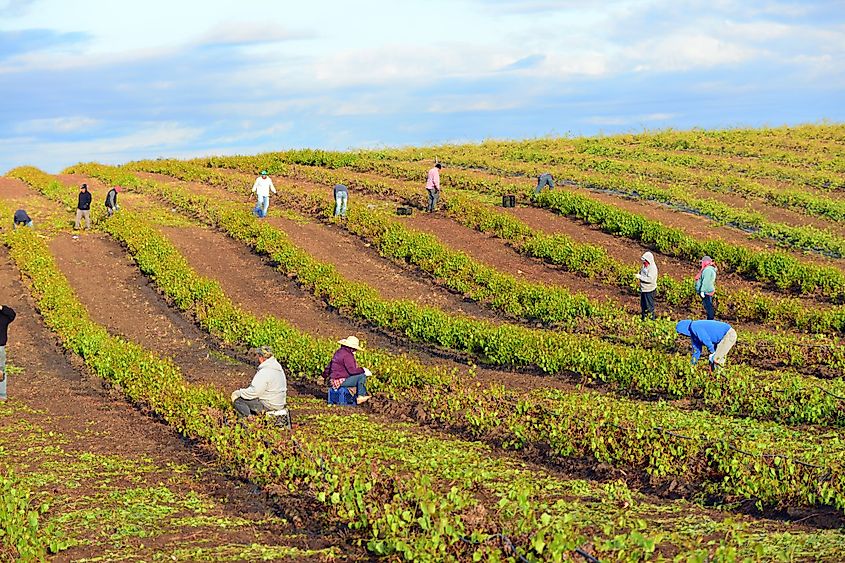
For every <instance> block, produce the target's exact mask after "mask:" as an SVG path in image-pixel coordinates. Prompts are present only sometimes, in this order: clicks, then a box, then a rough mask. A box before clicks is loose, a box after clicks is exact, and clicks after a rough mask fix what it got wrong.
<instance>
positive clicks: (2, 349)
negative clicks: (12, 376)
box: [0, 346, 9, 400]
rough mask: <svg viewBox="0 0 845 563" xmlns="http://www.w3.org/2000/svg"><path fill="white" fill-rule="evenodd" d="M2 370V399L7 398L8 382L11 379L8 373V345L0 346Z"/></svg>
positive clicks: (0, 395) (0, 382) (0, 365)
mask: <svg viewBox="0 0 845 563" xmlns="http://www.w3.org/2000/svg"><path fill="white" fill-rule="evenodd" d="M0 371H2V372H3V376H4V377H3V381H0V400H5V399H6V383H7V382H8V381H9V374H7V373H6V347H5V346H0Z"/></svg>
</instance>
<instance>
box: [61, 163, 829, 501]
mask: <svg viewBox="0 0 845 563" xmlns="http://www.w3.org/2000/svg"><path fill="white" fill-rule="evenodd" d="M72 170H75V171H77V172H81V171H82V170H85V171H86V173H89V174H90V173H94V174H96V175H97V176H98V177H100V178H102V179H104V180H106V181H109V182H115V181H119V182H120V183H121V184H123V185H134V186H135V187H136V188H137V187H140V184H142V182H138V181H137V180H133V177H132V176H131V175H127V174H125V173H123V172H121V171H120V170H117V169H113V168H107V167H99V166H91V165H87V166H83V167H75V168H74V169H72ZM143 184H144V187H145V188H146V189H155V187H156V184H155V183H151V182H143ZM161 187H162V188H163V189H165V190H167V191H170V190H174V189H175V188H174V186H166V185H165V186H161ZM177 191H178V190H177ZM114 220H115V218H112V219H110V220H109V223H111V222H114ZM136 226H139V225H136ZM128 232H129V233H134V234H133V236H143V235H138V234H137V232H138V229H129V230H128ZM157 244H158V245H164V244H165V243H157ZM151 245H152V244H151ZM172 263H173V261H171V260H165V261H160V262H159V263H151V264H150V266H151V267H154V268H156V271H155V272H150V275H151V277H152V279H154V280H155V281H156V282H157V283H158V280H159V279H161V275H160V272H164V271H166V270H168V269H169V268H171V267H172ZM193 275H195V274H193ZM188 281H189V280H182V281H181V282H180V283H179V285H186V284H187V283H188ZM160 288H161V289H162V290H163V291H165V292H166V293H167V292H168V291H173V290H174V288H173V287H161V286H160ZM214 297H215V301H214V302H215V303H216V302H218V300H219V299H225V296H223V297H222V298H218V297H217V296H214ZM206 298H208V296H207V295H206V294H198V295H195V296H194V299H196V300H197V302H200V301H203V300H205V299H206ZM209 305H210V303H208V304H206V305H205V307H209ZM182 306H183V307H189V308H190V307H193V308H198V309H201V308H202V307H200V306H198V305H197V306H194V305H191V304H189V303H182ZM209 310H212V309H211V308H210V307H209ZM225 320H226V322H228V323H230V324H232V323H234V324H237V323H238V322H239V319H238V318H232V317H226V319H225ZM285 353H286V351H285V349H282V350H281V351H280V354H281V355H280V359H282V361H286V360H285V357H284V354H285ZM448 389H449V391H448V392H446V388H444V389H442V390H441V392H431V390H427V389H424V388H423V389H413V388H406V389H403V390H401V393H402V397H403V398H404V399H405V400H408V401H412V402H419V403H421V404H423V405H424V406H425V407H426V412H428V413H429V414H430V416H433V417H437V418H438V419H440V420H443V421H452V423H451V424H452V425H453V426H454V427H455V428H463V429H465V431H468V432H471V433H473V434H474V435H478V436H480V437H486V438H487V439H490V440H494V441H496V443H500V444H502V445H503V446H505V447H511V448H520V447H523V446H525V445H528V444H532V443H536V444H547V448H548V451H549V452H552V454H553V455H564V456H566V455H574V456H578V457H581V456H586V457H594V458H595V459H598V460H600V461H605V462H608V463H614V464H615V463H620V464H622V465H632V464H633V465H635V466H638V467H642V468H644V469H646V470H648V471H649V472H651V473H653V474H654V475H658V476H659V475H675V474H678V475H681V476H683V477H685V478H689V479H697V480H704V481H706V482H708V483H710V487H709V488H710V491H711V493H714V494H715V493H716V492H717V491H718V492H719V494H725V493H727V494H736V495H738V496H740V497H743V498H744V495H749V494H750V495H752V498H756V499H758V500H759V502H761V503H766V504H768V503H782V502H785V501H786V500H787V499H788V500H790V501H795V502H801V503H805V502H811V503H813V504H820V503H821V504H825V503H828V502H830V503H833V504H835V505H837V506H840V505H841V506H845V496H843V497H842V502H840V501H839V500H837V499H838V498H839V497H840V493H839V492H837V491H838V490H839V489H840V487H842V486H843V484H845V483H841V482H840V477H839V476H838V472H839V469H838V465H836V462H834V461H833V460H834V459H837V456H840V455H841V454H840V453H839V452H840V450H842V449H845V444H841V443H840V440H839V438H838V436H837V435H836V434H835V433H832V434H830V435H822V434H818V435H813V434H808V433H807V431H795V430H789V429H787V428H784V427H782V426H779V425H776V424H761V423H755V422H753V421H731V420H726V419H723V418H720V417H718V416H714V415H711V414H707V413H701V412H698V413H696V412H687V411H682V410H679V409H676V408H673V407H671V406H668V405H666V404H662V403H648V404H643V403H637V402H634V401H627V400H624V399H616V398H612V397H608V396H602V395H598V394H595V393H590V392H564V391H554V392H549V391H538V392H536V393H532V394H527V395H525V394H522V395H520V394H514V393H512V392H507V391H505V390H504V388H498V387H497V386H493V387H489V388H486V389H485V388H483V387H479V386H477V385H473V384H471V383H469V384H462V383H461V380H455V381H453V382H452V383H451V384H450V385H449V386H448ZM491 428H492V429H493V430H492V431H491ZM670 429H672V430H674V431H670ZM682 434H683V436H681V435H682ZM649 452H651V453H649ZM772 452H776V453H772ZM822 476H824V477H822ZM724 487H727V488H724Z"/></svg>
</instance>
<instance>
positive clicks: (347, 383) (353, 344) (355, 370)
mask: <svg viewBox="0 0 845 563" xmlns="http://www.w3.org/2000/svg"><path fill="white" fill-rule="evenodd" d="M337 343H338V344H340V348H339V349H338V351H337V352H335V353H334V356H332V359H331V361H330V362H329V365H327V366H326V369H325V370H324V371H323V377H324V378H325V379H328V380H329V383H330V384H331V386H332V388H333V389H340V388H341V387H347V388H350V389H351V388H355V391H356V393H358V398H357V399H356V401H357V402H358V404H359V405H362V404H364V403H366V402H367V401H369V400H370V396H369V395H368V394H367V387H366V383H367V377H368V376H369V375H371V373H370V370H368V369H367V368H362V367H359V366H358V362H356V361H355V352H357V351H358V350H360V349H361V342H360V341H359V340H358V337H357V336H349V337H347V338H344V339H343V340H338V341H337Z"/></svg>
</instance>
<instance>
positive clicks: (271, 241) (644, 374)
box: [74, 166, 845, 425]
mask: <svg viewBox="0 0 845 563" xmlns="http://www.w3.org/2000/svg"><path fill="white" fill-rule="evenodd" d="M74 171H75V172H83V173H88V174H91V175H94V176H97V177H99V178H100V179H103V180H105V181H109V182H114V181H119V182H120V183H124V184H127V185H132V186H135V187H137V188H139V189H141V190H144V191H149V192H152V193H155V194H156V195H158V196H159V197H162V198H164V199H166V200H167V201H168V202H169V203H170V204H172V205H176V206H177V207H179V208H181V209H183V210H184V211H186V212H188V213H190V214H192V215H193V216H195V217H197V218H199V219H200V220H202V221H204V222H206V223H208V224H210V225H212V226H215V227H218V228H220V229H222V230H223V231H225V232H227V233H228V234H229V235H230V236H232V237H233V238H235V239H237V240H240V241H242V242H244V243H246V244H248V245H249V246H251V247H253V248H254V249H255V250H256V251H259V252H263V253H266V254H268V255H269V256H270V257H271V258H272V260H273V261H274V262H275V263H276V264H277V268H279V269H280V270H281V271H282V272H283V273H285V274H286V275H292V276H295V278H296V280H297V282H298V283H299V284H300V285H302V286H303V287H305V288H307V289H308V290H310V291H312V292H313V293H314V294H315V295H316V296H317V297H318V298H320V299H322V300H325V301H326V302H328V303H329V304H331V305H333V306H334V307H336V308H337V309H338V310H339V311H341V312H342V313H344V314H347V315H350V316H352V317H355V318H359V319H363V320H365V321H367V322H368V323H370V324H372V325H374V326H377V327H380V328H382V329H384V330H389V331H391V332H394V333H397V334H402V335H404V336H406V337H408V338H410V339H411V340H416V341H420V342H425V343H428V344H431V345H435V346H439V347H442V348H445V349H446V350H451V351H457V352H462V353H467V354H471V355H472V356H474V357H476V358H478V359H479V360H480V361H482V362H484V363H487V364H490V365H500V366H507V367H528V366H533V367H536V368H539V369H540V370H542V371H544V372H546V373H551V374H555V373H559V372H575V373H578V374H581V375H582V376H583V377H587V378H588V379H590V380H593V381H600V382H603V383H605V384H607V385H612V386H615V387H618V388H622V389H625V390H626V391H628V392H634V393H639V394H643V395H651V394H654V393H668V394H669V395H670V396H674V397H701V398H702V400H703V401H704V402H705V403H706V404H707V405H708V406H709V407H710V408H711V409H714V410H717V411H719V412H724V413H729V414H735V415H747V416H752V417H760V418H777V419H779V420H788V421H791V422H796V423H798V422H801V423H803V422H807V423H817V424H824V425H839V424H841V423H843V422H845V414H843V413H842V409H841V408H840V406H841V405H840V399H838V398H837V397H839V396H843V395H845V381H841V380H834V381H824V380H819V379H816V378H813V377H803V376H801V375H798V374H795V373H790V372H771V373H763V372H760V371H758V370H754V369H751V368H748V367H747V366H732V367H731V368H729V369H728V370H727V373H726V375H725V377H723V378H713V377H710V376H708V375H707V374H706V373H705V372H704V371H703V370H701V369H694V368H693V367H691V366H690V365H689V362H688V360H687V359H686V358H685V357H678V356H670V355H666V354H660V353H657V352H655V351H647V350H643V349H642V348H639V347H630V346H629V347H621V346H616V345H612V344H608V343H605V342H603V341H601V340H599V339H596V338H593V337H589V336H585V335H577V334H576V335H573V334H569V333H562V332H561V333H553V332H550V331H541V330H532V329H527V328H524V327H521V326H514V325H506V324H502V325H493V324H491V323H489V322H487V321H481V320H476V319H469V318H464V317H455V316H452V315H450V314H448V313H444V312H442V311H440V310H437V309H432V308H428V307H421V306H419V305H417V304H415V303H412V302H405V301H388V300H383V299H381V298H380V297H379V296H378V294H377V293H376V292H375V291H374V290H373V289H372V288H370V287H369V286H367V285H365V284H360V283H352V282H349V281H348V280H346V279H344V278H343V277H342V276H340V275H339V274H338V273H337V271H336V270H335V269H334V268H333V267H332V266H331V265H329V264H326V263H322V262H319V261H317V260H315V259H314V258H313V257H311V256H310V255H308V254H307V253H305V252H303V251H302V250H301V249H299V248H298V247H296V246H295V245H293V244H292V243H291V242H290V241H289V240H288V238H287V236H286V235H285V234H284V233H283V232H281V231H280V230H278V229H276V228H275V227H272V226H271V225H269V224H267V223H265V222H262V221H258V220H255V218H254V217H252V215H251V214H250V213H249V212H248V210H246V209H244V208H243V206H241V205H231V204H224V203H218V202H215V201H212V200H210V199H209V198H206V197H203V196H196V195H191V194H190V193H189V192H187V191H185V190H184V189H181V188H179V187H177V186H175V185H167V184H160V183H157V182H152V181H142V180H138V179H137V178H135V177H132V176H131V175H127V174H125V173H124V172H122V171H119V170H109V169H106V168H97V167H93V166H87V167H84V168H75V169H74ZM355 212H356V211H355V210H354V209H352V210H350V213H351V214H352V213H355ZM840 388H842V391H840ZM738 389H743V390H745V391H747V390H748V389H754V391H753V392H751V393H745V392H743V393H738V392H737V390H738Z"/></svg>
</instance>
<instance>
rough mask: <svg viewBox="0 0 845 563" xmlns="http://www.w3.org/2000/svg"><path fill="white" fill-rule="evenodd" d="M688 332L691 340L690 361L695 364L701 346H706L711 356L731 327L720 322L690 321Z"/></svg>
mask: <svg viewBox="0 0 845 563" xmlns="http://www.w3.org/2000/svg"><path fill="white" fill-rule="evenodd" d="M689 330H690V340H692V361H693V363H695V362H697V361H698V359H699V358H700V357H701V348H702V346H707V349H708V350H710V353H711V354H712V353H713V352H715V351H716V346H718V345H719V342H721V341H722V339H723V338H724V337H725V335H726V334H727V333H728V331H729V330H731V325H729V324H728V323H723V322H722V321H692V323H690V325H689Z"/></svg>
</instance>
